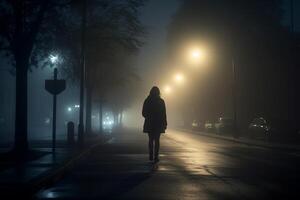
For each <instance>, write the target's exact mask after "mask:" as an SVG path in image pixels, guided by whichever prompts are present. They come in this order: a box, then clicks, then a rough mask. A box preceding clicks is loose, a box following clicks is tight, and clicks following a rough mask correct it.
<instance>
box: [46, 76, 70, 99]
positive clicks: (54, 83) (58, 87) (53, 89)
mask: <svg viewBox="0 0 300 200" xmlns="http://www.w3.org/2000/svg"><path fill="white" fill-rule="evenodd" d="M45 89H46V90H47V91H48V92H49V93H51V94H53V95H58V94H59V93H61V92H62V91H64V90H65V89H66V81H65V80H57V79H54V80H45Z"/></svg>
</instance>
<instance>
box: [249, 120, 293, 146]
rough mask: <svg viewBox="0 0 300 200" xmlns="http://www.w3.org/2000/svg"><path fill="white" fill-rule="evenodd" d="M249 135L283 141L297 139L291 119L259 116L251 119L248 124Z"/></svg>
mask: <svg viewBox="0 0 300 200" xmlns="http://www.w3.org/2000/svg"><path fill="white" fill-rule="evenodd" d="M249 136H250V137H252V138H263V139H265V140H271V141H281V142H285V141H293V140H295V139H297V131H296V128H295V125H294V124H293V123H292V122H291V121H288V120H282V119H265V118H263V117H260V118H255V119H253V121H252V123H251V124H250V125H249Z"/></svg>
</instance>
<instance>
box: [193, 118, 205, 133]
mask: <svg viewBox="0 0 300 200" xmlns="http://www.w3.org/2000/svg"><path fill="white" fill-rule="evenodd" d="M192 129H193V130H201V131H202V130H203V122H201V121H198V120H193V122H192Z"/></svg>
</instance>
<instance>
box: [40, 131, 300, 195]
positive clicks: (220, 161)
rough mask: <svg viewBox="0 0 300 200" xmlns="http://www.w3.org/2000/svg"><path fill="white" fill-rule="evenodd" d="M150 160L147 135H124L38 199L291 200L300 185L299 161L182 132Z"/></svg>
mask: <svg viewBox="0 0 300 200" xmlns="http://www.w3.org/2000/svg"><path fill="white" fill-rule="evenodd" d="M147 159H148V154H147V137H146V135H144V134H141V133H138V132H136V131H131V132H124V133H122V134H119V135H116V137H115V138H114V140H111V141H110V143H108V144H106V145H104V146H102V147H98V148H97V149H96V150H95V151H93V152H92V153H91V154H90V155H89V156H88V157H87V158H85V159H84V160H82V161H81V162H80V163H79V164H78V165H77V166H75V168H74V169H73V170H72V171H70V173H69V174H67V175H66V177H65V178H64V179H63V180H61V181H59V182H58V183H56V184H55V185H53V186H51V187H49V188H47V189H45V190H42V191H40V192H39V193H38V194H37V195H36V197H37V198H39V199H57V198H67V199H100V198H101V199H172V200H173V199H184V200H193V199H274V198H275V197H285V198H284V199H287V197H288V195H289V196H290V197H291V196H293V195H294V194H295V193H294V192H295V191H297V190H296V188H297V182H298V181H299V175H298V174H299V173H297V172H298V169H299V164H300V162H299V160H296V159H295V157H291V155H290V154H286V153H284V152H275V151H271V150H268V149H264V148H257V147H249V146H246V145H242V144H238V143H232V142H229V141H222V140H219V139H212V138H208V137H203V136H198V135H192V134H189V133H185V132H180V131H169V132H168V133H167V134H166V135H164V136H162V141H161V157H160V160H161V161H160V162H159V163H158V164H155V165H154V164H151V163H150V162H149V161H148V160H147ZM282 160H284V161H285V162H284V164H283V163H282ZM287 169H288V170H287ZM291 180H292V181H291Z"/></svg>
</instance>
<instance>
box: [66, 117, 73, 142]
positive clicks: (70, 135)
mask: <svg viewBox="0 0 300 200" xmlns="http://www.w3.org/2000/svg"><path fill="white" fill-rule="evenodd" d="M67 126H68V144H70V145H73V144H74V143H75V139H74V137H75V134H74V130H75V129H74V122H68V124H67Z"/></svg>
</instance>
